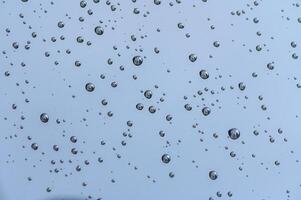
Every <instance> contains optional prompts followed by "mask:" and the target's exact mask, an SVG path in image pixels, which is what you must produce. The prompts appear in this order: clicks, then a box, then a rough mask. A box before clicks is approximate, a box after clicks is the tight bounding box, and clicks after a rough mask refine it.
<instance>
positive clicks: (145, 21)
mask: <svg viewBox="0 0 301 200" xmlns="http://www.w3.org/2000/svg"><path fill="white" fill-rule="evenodd" d="M53 2H54V5H51V4H50V1H48V0H44V1H34V0H29V2H27V3H22V2H21V1H20V0H6V1H2V2H1V3H0V20H1V21H0V49H1V52H2V51H5V52H6V54H1V55H0V84H1V86H0V127H1V131H0V133H1V136H0V195H1V198H0V199H3V200H20V199H23V200H44V199H51V198H59V199H60V198H63V197H71V198H73V197H74V198H80V199H85V198H87V197H88V195H91V196H92V199H97V198H99V197H102V198H103V199H131V200H140V199H144V200H147V199H158V200H163V199H174V200H178V199H179V200H180V199H190V200H194V199H209V197H211V196H212V197H213V198H214V199H245V200H256V199H258V200H261V199H265V200H268V199H271V200H278V199H279V200H282V199H287V195H288V194H287V190H289V191H290V192H289V195H290V198H289V199H294V200H298V199H300V198H301V188H300V180H301V175H300V164H299V163H298V162H296V160H298V159H300V158H301V152H300V150H301V148H300V142H301V137H300V127H301V125H300V124H301V122H300V118H298V117H296V116H300V112H301V109H300V101H301V94H300V91H301V90H300V89H299V88H297V87H296V84H297V83H298V82H299V78H300V76H301V69H300V59H297V60H294V59H292V58H291V54H292V53H296V54H299V55H301V54H300V48H299V46H297V48H295V49H293V48H292V47H291V46H290V42H291V41H295V42H296V43H297V44H301V41H300V40H301V39H300V35H301V23H298V21H297V19H298V17H301V12H300V8H298V7H296V6H293V5H292V4H293V3H296V2H297V1H290V0H288V1H272V0H265V1H259V6H257V7H256V6H254V4H253V2H252V1H246V0H243V1H235V0H229V1H219V0H208V2H207V3H204V2H202V1H200V0H191V1H184V0H182V3H181V4H178V3H176V2H174V1H172V2H174V6H172V7H171V6H169V2H170V1H164V0H163V2H162V4H161V5H160V6H156V5H154V4H153V1H142V0H137V3H133V2H131V1H129V0H127V1H119V3H120V5H117V2H118V1H111V2H112V4H113V5H116V7H117V10H116V11H115V12H112V11H111V9H110V6H107V5H106V2H105V1H101V2H100V3H99V4H94V3H93V1H92V0H89V1H87V3H88V5H87V7H86V8H80V6H79V1H72V0H61V1H58V0H56V1H53ZM194 4H195V7H193V5H194ZM247 4H250V5H251V6H250V7H252V8H253V10H250V7H248V6H247ZM136 7H137V8H139V10H140V14H139V15H135V14H133V9H134V8H136ZM88 9H92V10H93V15H91V16H90V15H88V14H87V10H88ZM120 9H121V10H120ZM281 9H283V10H284V11H283V12H281ZM44 10H47V13H44ZM237 10H245V12H246V14H244V15H241V16H236V15H235V16H233V15H231V14H230V12H231V11H234V12H236V11H237ZM34 11H35V12H34ZM147 11H149V12H150V14H149V15H148V16H147V17H143V14H144V13H146V12H147ZM20 13H22V14H23V15H24V18H23V19H21V18H20V17H19V14H20ZM66 14H68V16H69V17H71V19H68V17H67V16H66ZM80 16H83V17H84V18H85V21H84V22H79V20H78V18H79V17H80ZM282 16H283V17H282ZM254 17H257V18H259V20H260V22H259V23H258V24H254V23H253V18H254ZM286 17H289V18H290V20H287V19H286ZM207 18H210V20H208V19H207ZM246 18H249V20H246ZM99 20H102V21H103V24H101V26H102V27H104V29H105V32H104V35H102V36H97V35H96V34H95V33H94V27H95V26H97V25H99V22H98V21H99ZM109 20H110V21H109ZM114 20H116V22H114ZM23 21H25V22H26V24H23ZM59 21H64V23H65V27H64V28H63V29H59V28H58V27H57V23H58V22H59ZM179 22H182V23H183V24H184V25H185V28H184V29H183V30H180V29H178V28H177V24H178V23H179ZM231 24H233V26H231ZM211 25H214V26H215V30H211V29H210V26H211ZM28 26H31V27H32V29H31V30H30V29H28ZM105 26H107V27H105ZM112 27H114V28H115V30H112ZM6 28H9V29H10V30H11V32H10V33H9V34H8V36H6V34H7V33H6V32H5V29H6ZM140 28H141V31H139V29H140ZM157 28H160V30H161V32H160V33H158V32H157V31H156V29H157ZM33 31H35V32H36V33H37V38H32V37H31V33H32V32H33ZM257 31H260V32H261V33H262V36H261V37H258V36H257V35H256V32H257ZM186 33H190V35H191V37H190V38H186V37H185V34H186ZM132 34H135V35H136V37H137V41H136V42H133V41H131V39H130V36H131V35H132ZM61 35H64V36H65V38H66V39H65V40H64V41H62V40H60V39H59V37H60V36H61ZM80 35H81V36H83V38H84V39H85V42H86V41H88V40H90V41H91V42H92V45H91V46H87V45H86V44H85V42H84V43H83V44H79V43H77V42H76V37H77V36H80ZM144 35H147V37H146V38H144V39H141V38H140V36H144ZM53 36H54V37H56V38H57V41H56V42H55V43H53V42H51V40H50V39H51V37H53ZM271 37H274V39H273V40H272V39H271ZM43 39H46V42H43V41H42V40H43ZM232 40H234V42H232ZM15 41H17V42H18V43H19V45H20V47H19V49H17V50H15V49H13V47H12V43H13V42H15ZM27 41H31V44H30V50H25V49H24V45H25V44H26V42H27ZM214 41H219V42H220V44H221V45H220V47H219V48H215V47H213V45H212V43H213V42H214ZM243 44H245V46H243ZM258 44H260V45H261V46H262V47H263V50H262V51H261V52H257V51H256V50H255V47H256V45H258ZM264 44H265V45H266V46H265V47H264ZM113 45H116V46H117V47H118V50H117V51H115V50H113ZM127 45H129V46H130V49H127V48H126V46H127ZM140 47H141V48H143V52H136V51H135V48H137V49H138V48H140ZM154 47H158V48H159V49H160V53H159V54H155V53H154V51H153V49H154ZM66 49H70V50H71V51H72V53H71V54H70V55H67V54H66V53H65V50H66ZM249 49H252V51H253V52H249ZM57 50H60V51H61V53H58V52H57ZM267 50H269V51H267ZM46 51H48V52H50V57H45V56H44V53H45V52H46ZM117 53H120V54H121V56H120V57H118V56H117ZM190 53H195V54H196V55H197V56H198V59H197V61H196V62H195V63H191V62H190V61H189V60H188V55H189V54H190ZM135 55H144V56H146V58H145V59H144V62H143V64H142V65H141V66H140V67H134V66H133V64H132V60H131V59H132V57H133V56H135ZM209 55H212V56H213V58H209ZM108 58H112V60H113V61H114V63H113V65H108V64H107V59H108ZM56 60H57V61H58V62H59V65H57V66H55V65H54V62H55V61H56ZM76 60H80V61H81V63H82V65H81V67H79V68H76V67H75V66H74V62H75V61H76ZM272 61H274V62H275V64H274V65H275V69H274V70H272V71H270V70H268V69H267V67H266V64H267V63H269V62H272ZM21 62H24V63H26V67H21V65H20V63H21ZM10 63H13V66H10ZM120 65H123V66H124V67H125V70H124V71H120V70H119V66H120ZM216 68H218V69H219V70H216ZM167 69H170V70H171V72H170V73H167ZM201 69H207V70H208V72H209V73H210V78H209V79H208V80H206V81H205V80H202V79H200V77H199V75H198V72H199V71H200V70H201ZM5 71H9V72H10V73H11V75H10V76H9V77H5V76H4V73H5ZM253 72H256V73H257V74H258V77H257V78H253V77H252V73H253ZM100 74H105V75H106V78H105V79H104V80H102V79H100ZM134 74H135V75H137V76H138V79H137V80H136V81H135V80H133V78H132V76H133V75H134ZM219 75H221V76H222V78H219V77H218V76H219ZM229 75H232V76H231V77H230V76H229ZM294 77H296V79H297V80H294V79H293V78H294ZM25 80H28V81H29V84H26V83H25ZM112 81H116V82H118V86H117V88H112V87H111V86H110V84H111V82H112ZM189 81H191V83H189ZM241 81H243V82H244V83H245V84H246V86H247V87H246V90H245V91H240V90H239V89H238V88H237V84H238V83H239V82H241ZM87 82H92V83H94V84H95V86H96V89H95V91H94V92H92V93H88V92H87V91H85V87H84V86H85V84H86V83H87ZM16 83H19V84H20V86H16ZM68 85H71V88H69V87H68ZM154 85H158V86H159V88H158V89H155V88H154ZM222 86H224V87H225V88H226V90H225V91H221V89H220V88H221V87H222ZM230 86H234V89H233V90H231V89H230ZM205 87H207V88H208V89H209V91H208V92H205V91H204V88H205ZM147 89H151V90H152V91H153V97H152V99H150V100H147V99H145V98H144V97H143V94H142V93H141V92H140V91H141V90H142V91H145V90H147ZM198 90H202V91H203V93H204V94H203V95H202V96H198V95H197V91H198ZM211 90H213V91H215V94H214V95H211V94H210V91H211ZM22 91H24V93H25V94H22ZM163 93H165V94H166V96H165V97H164V99H165V101H164V102H160V103H159V104H157V102H159V99H160V97H162V95H163ZM194 94H195V95H196V96H197V97H196V98H194V97H193V95H194ZM72 95H76V98H72ZM259 95H262V96H263V98H264V99H263V101H259V100H258V96H259ZM184 96H187V97H188V100H186V101H185V100H184V98H183V97H184ZM245 96H247V97H248V99H245ZM202 97H203V98H205V100H204V101H202V100H201V98H202ZM26 98H28V99H29V100H30V103H25V99H26ZM103 98H105V99H107V100H108V102H109V103H108V105H107V106H102V105H101V100H102V99H103ZM217 99H218V100H219V102H216V100H217ZM13 103H15V104H17V106H18V108H17V109H16V110H12V108H11V105H12V104H13ZM137 103H143V104H144V106H145V108H144V110H143V111H137V110H136V108H135V106H136V104H137ZM186 103H190V104H191V105H192V106H193V110H192V111H191V112H187V111H186V110H185V109H184V105H185V104H186ZM211 103H214V104H215V106H212V105H211ZM262 104H264V105H266V106H267V111H262V110H261V105H262ZM150 105H154V106H156V107H157V108H160V110H157V112H156V114H153V115H152V114H150V113H149V112H148V111H147V108H148V106H150ZM197 105H199V107H197ZM204 105H206V106H209V107H210V108H211V111H212V112H211V114H210V115H209V116H207V117H204V116H203V115H202V113H201V108H202V107H203V106H204ZM219 106H221V109H219V108H218V107H219ZM243 106H246V109H244V108H243ZM86 109H88V110H89V112H86ZM108 111H112V112H113V113H114V116H113V117H112V118H109V117H108V116H107V114H106V113H107V112H108ZM43 112H46V113H47V114H48V115H49V117H50V120H49V122H48V123H47V124H43V123H41V121H40V120H39V116H40V114H41V113H43ZM99 112H101V113H102V115H99V114H98V113H99ZM167 114H171V115H172V116H173V119H172V124H169V122H167V121H166V120H165V116H166V115H167ZM21 115H24V116H25V118H26V119H25V120H21V118H20V117H21ZM5 117H7V120H4V118H5ZM267 117H270V118H271V120H267ZM57 118H58V119H60V120H61V124H59V125H58V124H56V122H55V120H56V119H57ZM83 118H86V119H87V121H83ZM63 119H64V120H66V122H65V123H63V122H62V120H63ZM128 120H131V121H132V122H133V123H134V125H133V127H131V128H130V130H131V131H130V133H131V134H132V135H133V137H132V138H128V137H127V138H124V137H123V136H122V133H123V132H126V131H127V129H128V128H129V127H127V124H126V122H127V121H128ZM195 123H198V124H199V125H198V128H196V129H194V128H192V125H193V124H195ZM14 124H15V126H14ZM21 125H22V126H24V129H23V130H20V126H21ZM233 127H236V128H238V129H239V130H240V131H241V137H240V138H239V139H238V140H237V141H233V140H230V139H229V138H227V131H228V129H230V128H233ZM278 128H281V129H283V132H284V133H283V134H281V135H280V134H278V133H277V129H278ZM255 129H257V130H258V131H259V132H260V135H259V136H257V137H256V136H254V135H253V130H255ZM160 130H164V131H165V132H166V137H165V138H161V137H160V136H159V134H158V133H159V131H160ZM198 130H202V131H204V132H205V133H204V134H203V135H202V134H200V133H198ZM265 130H267V133H265V132H264V131H265ZM213 133H217V134H218V135H219V137H218V138H217V139H214V138H213V136H212V134H213ZM15 134H16V135H17V137H15V136H14V135H15ZM63 134H65V135H66V136H65V137H63V136H62V135H63ZM71 135H76V136H77V138H78V142H77V143H76V144H72V143H71V142H70V141H69V137H70V136H71ZM269 135H271V136H273V138H274V139H275V142H274V143H273V144H271V143H270V142H269ZM10 136H12V138H9V137H10ZM27 136H31V137H32V140H31V141H29V140H28V139H27ZM6 137H8V139H6ZM200 138H202V139H203V140H204V142H200ZM284 138H287V139H288V142H284V141H283V139H284ZM101 140H104V141H105V142H106V145H104V146H102V145H101V144H100V142H101ZM122 140H126V141H127V145H126V146H125V147H124V146H122V145H121V141H122ZM167 140H168V141H169V142H170V144H171V145H170V146H169V145H168V146H167V147H166V141H167ZM178 140H181V143H180V144H177V141H178ZM83 141H85V143H83ZM242 141H244V142H245V144H242ZM32 142H36V143H38V144H39V149H38V150H37V151H33V150H32V149H31V148H30V145H31V143H32ZM54 144H57V145H59V146H60V151H58V152H54V151H53V150H52V146H53V145H54ZM23 145H24V146H25V148H22V146H23ZM225 146H227V147H229V149H228V150H225ZM73 147H76V148H77V149H78V150H79V151H83V153H80V152H79V153H78V154H77V155H72V154H71V153H70V150H71V148H73ZM113 147H115V148H116V151H114V150H113ZM205 149H208V152H206V151H205ZM231 151H235V153H236V154H237V157H236V158H231V157H230V156H229V153H230V152H231ZM290 151H294V153H290ZM42 152H45V155H42V154H41V153H42ZM93 152H95V154H93ZM164 153H169V154H170V155H171V157H172V161H171V163H169V164H167V165H166V164H163V163H162V162H161V160H160V159H161V155H162V154H164ZM117 154H120V155H121V158H120V159H118V158H117V156H116V155H117ZM252 154H255V155H256V157H255V158H252ZM98 157H102V158H103V159H104V162H103V163H102V164H100V163H98V161H97V158H98ZM25 158H27V159H28V161H25V160H24V159H25ZM60 159H62V160H64V163H63V164H60V163H59V160H60ZM69 159H70V160H72V163H71V164H70V163H68V160H69ZM86 159H87V160H89V161H90V165H88V166H86V165H85V164H84V161H85V160H86ZM51 160H55V161H56V164H55V165H51V164H50V161H51ZM275 160H279V161H280V163H281V164H280V166H275V165H274V162H275ZM192 161H195V163H193V162H192ZM129 162H130V163H131V165H130V166H129V165H128V163H129ZM261 162H262V163H263V165H261V164H260V163H261ZM33 165H36V167H35V168H33ZM77 165H80V166H81V167H82V170H81V172H76V171H75V167H76V166H77ZM196 165H198V168H196V167H195V166H196ZM134 166H137V167H138V169H137V170H134ZM240 166H241V167H243V171H239V169H238V168H239V167H240ZM266 167H268V168H269V169H268V170H266V169H265V168H266ZM55 168H62V170H61V171H60V172H59V173H57V174H56V173H50V172H49V170H54V169H55ZM212 169H214V170H216V171H217V172H218V174H219V177H218V179H217V180H215V181H212V180H210V179H209V178H208V172H209V171H210V170H212ZM171 171H173V172H174V173H175V177H174V178H170V177H169V176H168V174H169V172H171ZM69 173H72V175H69V176H68V177H65V176H64V174H69ZM148 175H149V176H150V177H151V178H147V176H148ZM246 175H248V177H246ZM27 177H32V181H31V182H29V181H28V180H27ZM111 179H114V180H115V181H116V182H115V183H112V182H111ZM152 180H155V181H156V183H153V182H152ZM82 182H86V183H87V184H88V185H87V186H86V187H83V186H82ZM47 187H51V188H52V191H51V192H50V193H47V192H46V188H47ZM217 191H220V192H221V193H222V194H223V196H222V197H221V198H218V197H217V196H216V192H217ZM228 191H231V192H232V193H233V197H232V198H229V197H228V196H227V192H228Z"/></svg>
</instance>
